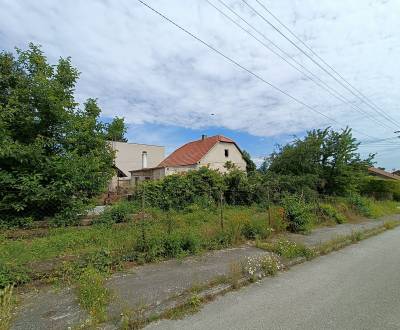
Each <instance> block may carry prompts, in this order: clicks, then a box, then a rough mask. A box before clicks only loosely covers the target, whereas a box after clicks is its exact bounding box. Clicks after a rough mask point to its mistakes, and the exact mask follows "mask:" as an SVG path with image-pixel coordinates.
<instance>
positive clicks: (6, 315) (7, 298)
mask: <svg viewBox="0 0 400 330" xmlns="http://www.w3.org/2000/svg"><path fill="white" fill-rule="evenodd" d="M13 289H14V288H13V286H12V285H7V286H6V287H5V288H4V289H0V330H8V329H9V327H10V322H11V318H12V313H13V310H14V307H15V297H14V294H13Z"/></svg>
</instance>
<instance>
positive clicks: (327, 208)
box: [319, 203, 346, 224]
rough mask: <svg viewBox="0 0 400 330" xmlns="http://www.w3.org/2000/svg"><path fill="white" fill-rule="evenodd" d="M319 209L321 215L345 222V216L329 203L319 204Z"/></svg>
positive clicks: (338, 221)
mask: <svg viewBox="0 0 400 330" xmlns="http://www.w3.org/2000/svg"><path fill="white" fill-rule="evenodd" d="M319 210H320V212H321V213H322V215H323V216H325V217H328V218H329V219H332V220H334V221H335V222H336V223H339V224H341V223H345V222H346V217H345V216H344V215H343V214H342V213H340V212H339V211H338V210H337V209H335V207H334V206H332V205H330V204H325V203H321V204H319Z"/></svg>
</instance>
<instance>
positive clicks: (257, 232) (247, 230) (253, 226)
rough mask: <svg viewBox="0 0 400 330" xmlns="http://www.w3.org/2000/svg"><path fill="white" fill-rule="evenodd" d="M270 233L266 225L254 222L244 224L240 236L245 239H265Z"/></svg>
mask: <svg viewBox="0 0 400 330" xmlns="http://www.w3.org/2000/svg"><path fill="white" fill-rule="evenodd" d="M270 232H271V231H270V230H268V228H267V226H266V224H262V223H260V222H256V221H247V222H245V223H244V225H243V227H242V230H241V234H242V235H243V236H244V237H245V238H247V239H256V238H266V237H268V235H269V234H270Z"/></svg>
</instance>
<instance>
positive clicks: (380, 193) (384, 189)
mask: <svg viewBox="0 0 400 330" xmlns="http://www.w3.org/2000/svg"><path fill="white" fill-rule="evenodd" d="M360 192H361V194H362V195H366V196H369V197H374V198H375V199H377V200H395V201H400V182H399V181H394V180H384V179H379V178H368V179H367V180H366V181H365V182H364V183H363V184H362V185H361V187H360Z"/></svg>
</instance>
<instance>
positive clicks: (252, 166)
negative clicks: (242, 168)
mask: <svg viewBox="0 0 400 330" xmlns="http://www.w3.org/2000/svg"><path fill="white" fill-rule="evenodd" d="M242 155H243V159H244V160H245V162H246V172H247V173H253V172H255V171H256V169H257V166H256V164H255V163H254V162H253V161H252V159H251V156H250V154H249V153H248V152H247V151H246V150H243V151H242Z"/></svg>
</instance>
